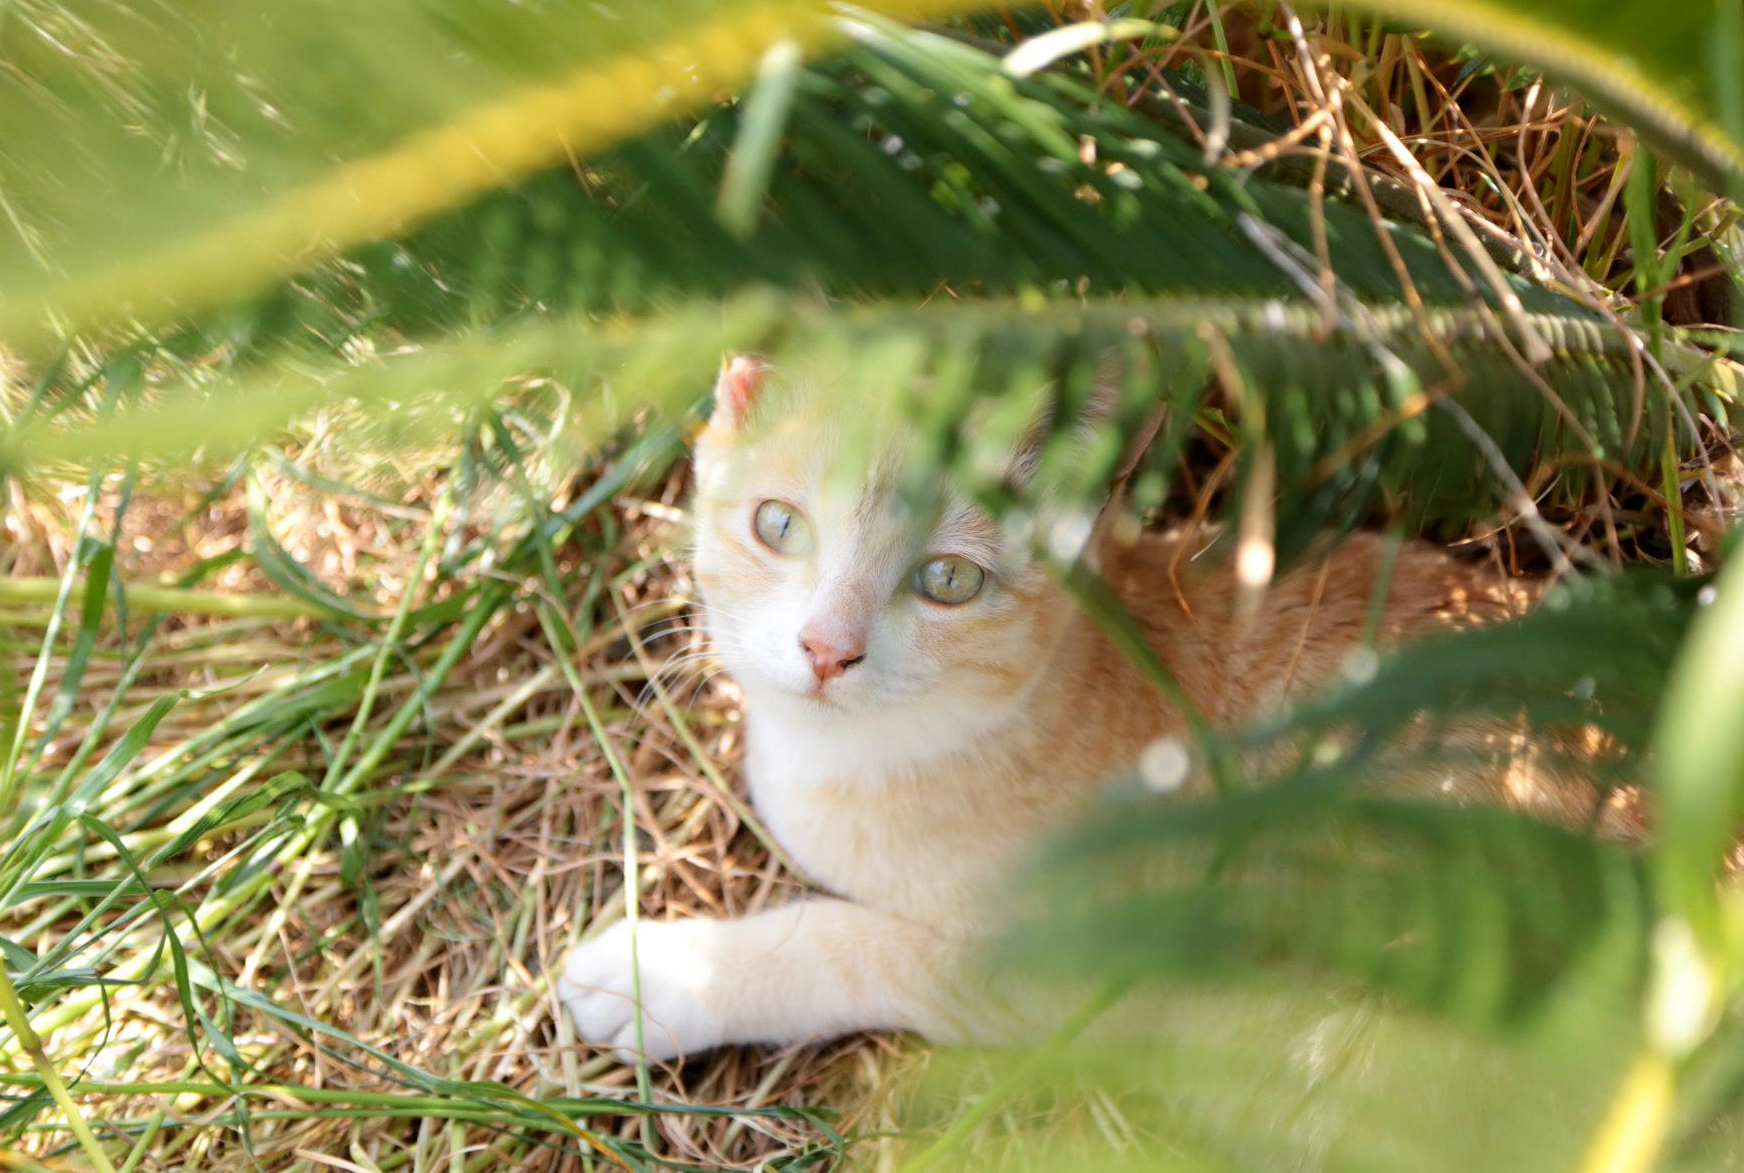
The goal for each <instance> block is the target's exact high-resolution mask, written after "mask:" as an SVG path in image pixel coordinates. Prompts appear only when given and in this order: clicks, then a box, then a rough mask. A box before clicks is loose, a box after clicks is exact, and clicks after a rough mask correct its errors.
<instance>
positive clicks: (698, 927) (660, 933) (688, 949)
mask: <svg viewBox="0 0 1744 1173" xmlns="http://www.w3.org/2000/svg"><path fill="white" fill-rule="evenodd" d="M719 929H720V925H719V924H718V923H717V922H715V921H710V920H703V919H693V920H679V921H665V922H651V921H642V922H641V923H640V924H638V925H637V928H636V959H635V964H634V965H632V962H631V957H630V924H629V922H628V921H620V922H618V923H617V924H615V925H613V926H612V927H611V928H609V929H607V930H606V931H605V932H603V933H601V934H599V935H598V936H597V937H594V938H592V939H591V940H587V941H583V942H582V943H581V944H579V945H577V946H576V947H575V948H574V949H572V950H570V953H569V956H568V957H566V958H564V961H563V973H562V975H561V976H559V978H558V979H557V993H558V995H559V996H560V997H561V998H562V999H563V1004H564V1005H565V1006H567V1007H569V1013H570V1015H571V1016H572V1017H573V1018H574V1019H575V1026H576V1030H577V1031H578V1032H579V1033H580V1035H581V1038H582V1039H583V1040H584V1041H586V1042H589V1043H596V1044H600V1045H603V1046H609V1047H611V1048H612V1049H613V1051H614V1052H615V1053H616V1054H617V1056H618V1058H619V1059H620V1060H622V1061H623V1062H625V1063H631V1062H634V1061H635V1058H636V999H635V991H636V989H637V986H636V984H635V983H636V977H637V974H638V972H639V973H640V978H641V987H640V988H641V995H642V1049H643V1051H644V1052H645V1053H646V1054H647V1056H648V1058H649V1059H650V1060H651V1061H655V1062H658V1061H661V1060H666V1059H674V1058H677V1057H679V1056H681V1055H694V1054H696V1053H697V1052H699V1051H706V1050H707V1049H708V1048H710V1047H715V1046H719V1045H720V1044H721V1043H724V1042H729V1041H731V1040H730V1039H729V1038H728V1037H727V1030H726V1026H727V1024H726V1023H724V1022H723V1021H721V1015H720V1014H718V1013H717V1012H715V1011H714V1010H712V1009H711V1007H710V1001H711V999H710V995H711V994H715V995H717V996H718V995H719V993H720V991H719V990H718V989H716V988H714V987H715V977H716V973H715V971H716V968H717V963H716V961H715V960H714V957H715V956H716V955H717V949H716V938H717V937H718V935H719Z"/></svg>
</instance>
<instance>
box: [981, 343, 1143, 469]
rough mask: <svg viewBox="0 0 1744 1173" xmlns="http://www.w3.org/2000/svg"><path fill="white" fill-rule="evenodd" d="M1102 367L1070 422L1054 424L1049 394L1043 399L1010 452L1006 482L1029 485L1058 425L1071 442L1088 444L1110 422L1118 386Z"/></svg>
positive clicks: (1111, 373)
mask: <svg viewBox="0 0 1744 1173" xmlns="http://www.w3.org/2000/svg"><path fill="white" fill-rule="evenodd" d="M1104 366H1105V368H1106V369H1104V370H1100V371H1098V372H1097V379H1096V383H1095V385H1094V386H1093V387H1092V388H1091V390H1090V394H1089V395H1088V396H1086V397H1085V400H1084V402H1083V403H1082V404H1080V405H1079V407H1078V411H1077V414H1076V415H1074V416H1073V417H1072V418H1071V419H1070V420H1066V421H1056V419H1055V415H1056V413H1057V410H1058V407H1057V404H1056V403H1055V401H1054V397H1053V396H1052V395H1051V394H1050V395H1047V396H1045V397H1044V399H1043V401H1042V403H1041V405H1040V407H1039V408H1037V410H1036V414H1035V418H1034V419H1033V420H1032V421H1031V422H1030V426H1029V428H1028V430H1027V431H1026V432H1025V433H1024V438H1023V442H1022V443H1021V444H1019V445H1018V448H1017V451H1015V452H1014V453H1012V458H1011V464H1010V466H1009V469H1008V472H1007V479H1008V480H1009V481H1010V482H1011V483H1012V484H1013V485H1019V486H1023V485H1027V484H1029V482H1030V480H1031V478H1032V477H1033V476H1034V475H1035V468H1036V463H1037V462H1038V461H1039V460H1040V459H1041V454H1042V449H1043V448H1044V447H1046V446H1047V444H1048V441H1049V440H1050V439H1052V438H1053V435H1054V433H1055V432H1056V431H1057V430H1059V429H1060V428H1061V427H1062V426H1063V427H1064V428H1065V429H1066V430H1068V431H1069V432H1070V433H1071V435H1072V440H1073V442H1074V443H1078V444H1082V445H1088V444H1089V443H1090V442H1091V441H1092V440H1093V439H1094V438H1095V436H1096V434H1097V433H1098V432H1099V431H1100V430H1101V429H1102V428H1105V427H1107V426H1108V425H1109V424H1111V423H1112V422H1113V421H1114V418H1115V416H1116V415H1117V414H1118V413H1119V411H1120V383H1119V381H1118V379H1117V378H1116V377H1115V372H1114V370H1113V369H1112V368H1110V367H1107V364H1104Z"/></svg>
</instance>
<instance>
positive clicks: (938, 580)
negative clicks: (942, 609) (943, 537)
mask: <svg viewBox="0 0 1744 1173" xmlns="http://www.w3.org/2000/svg"><path fill="white" fill-rule="evenodd" d="M986 581H987V572H986V571H985V570H982V569H981V568H980V567H979V566H977V565H975V564H974V563H973V562H971V561H969V560H968V559H967V558H961V557H958V556H957V555H955V554H946V555H945V556H944V557H942V558H934V559H932V560H931V561H930V562H925V563H922V564H921V567H920V569H919V570H916V571H915V572H914V589H915V590H917V591H919V592H920V593H921V594H923V595H925V596H926V597H927V598H929V599H931V600H932V601H933V602H935V603H949V604H951V605H953V606H954V605H956V604H958V603H967V602H968V601H969V600H970V599H973V598H974V597H975V596H976V595H978V594H980V593H981V586H982V584H983V583H985V582H986Z"/></svg>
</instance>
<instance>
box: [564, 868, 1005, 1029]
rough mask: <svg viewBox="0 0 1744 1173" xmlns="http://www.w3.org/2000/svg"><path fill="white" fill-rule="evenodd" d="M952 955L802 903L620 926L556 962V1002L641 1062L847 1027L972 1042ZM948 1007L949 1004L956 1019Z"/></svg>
mask: <svg viewBox="0 0 1744 1173" xmlns="http://www.w3.org/2000/svg"><path fill="white" fill-rule="evenodd" d="M960 953H961V945H960V944H959V943H956V942H953V941H951V940H950V939H949V938H947V937H945V936H943V935H941V934H939V933H937V932H935V931H933V930H931V929H928V928H925V927H923V926H920V925H915V924H911V923H909V922H907V921H904V920H900V919H898V918H896V917H893V916H888V915H886V914H884V913H882V912H877V911H875V910H873V909H870V908H866V907H863V906H861V905H857V904H851V903H849V902H847V901H844V900H833V899H824V898H816V899H808V900H801V901H797V902H796V903H793V904H789V905H784V906H782V907H779V908H774V909H770V910H768V911H766V912H760V913H757V914H755V915H753V916H747V917H742V918H739V919H736V920H714V919H709V918H701V917H698V918H693V919H690V920H678V921H667V922H650V921H642V922H640V923H639V924H638V925H637V927H636V930H635V954H634V959H632V953H631V930H630V925H629V924H628V923H627V922H620V923H618V924H616V925H613V926H612V927H611V928H609V929H607V930H606V931H605V932H603V933H601V934H600V935H599V936H597V937H594V938H593V939H591V940H588V941H583V942H582V943H581V944H580V945H578V946H576V947H575V949H574V950H572V951H571V952H570V954H569V956H568V957H567V958H565V959H564V963H563V972H562V974H561V976H560V977H559V979H558V992H559V993H560V994H561V996H562V998H563V1002H564V1004H565V1005H566V1006H568V1007H569V1011H570V1013H571V1014H572V1015H573V1016H574V1018H575V1023H576V1026H577V1028H578V1030H579V1033H580V1034H581V1037H582V1038H584V1039H586V1040H587V1041H588V1042H592V1043H599V1044H603V1045H606V1046H610V1047H612V1048H614V1049H615V1050H616V1051H617V1053H618V1055H619V1057H620V1058H626V1059H628V1058H632V1057H633V1056H634V1054H635V1049H636V1000H635V992H636V991H637V990H638V984H637V978H638V977H639V979H640V982H639V992H640V997H641V1006H642V1044H643V1048H644V1050H645V1052H646V1053H647V1055H648V1057H649V1058H650V1059H656V1060H659V1059H670V1058H673V1057H676V1056H681V1055H694V1054H696V1053H697V1052H699V1051H703V1050H707V1049H708V1048H710V1047H715V1046H720V1045H722V1044H727V1043H774V1044H787V1043H796V1042H801V1041H803V1040H806V1039H813V1038H827V1037H829V1036H832V1035H839V1034H845V1033H848V1032H850V1031H856V1030H872V1029H887V1028H888V1029H898V1030H914V1031H919V1032H920V1033H922V1034H924V1035H927V1036H928V1037H930V1038H935V1039H954V1038H961V1037H964V1036H965V1035H968V1034H970V1033H974V1032H973V1028H972V1027H970V1025H969V1024H968V1023H966V1022H965V1021H964V1019H963V1012H962V1010H961V1006H962V1005H963V1003H962V1000H961V999H960V998H955V997H952V996H951V995H950V994H949V993H948V991H949V990H950V989H951V988H952V987H953V985H954V984H955V982H956V979H957V977H958V965H957V963H958V958H959V955H960ZM953 1007H956V1008H955V1009H953Z"/></svg>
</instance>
